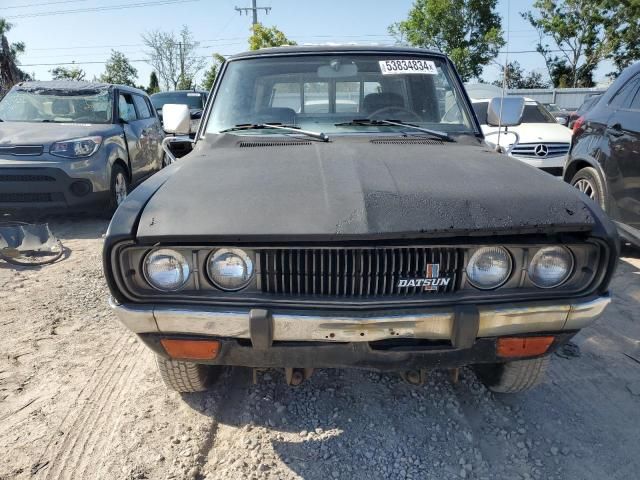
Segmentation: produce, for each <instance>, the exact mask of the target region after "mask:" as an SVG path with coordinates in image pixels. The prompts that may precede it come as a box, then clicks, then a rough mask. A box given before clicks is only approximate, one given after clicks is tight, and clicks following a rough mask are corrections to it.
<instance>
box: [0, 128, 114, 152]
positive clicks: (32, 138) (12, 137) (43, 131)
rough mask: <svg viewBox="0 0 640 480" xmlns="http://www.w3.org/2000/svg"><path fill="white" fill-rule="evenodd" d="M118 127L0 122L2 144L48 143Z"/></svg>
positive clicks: (105, 132)
mask: <svg viewBox="0 0 640 480" xmlns="http://www.w3.org/2000/svg"><path fill="white" fill-rule="evenodd" d="M118 128H120V127H119V126H118V125H112V124H104V125H102V124H82V123H41V122H37V123H36V122H33V123H32V122H0V146H2V145H48V144H51V143H54V142H59V141H61V140H71V139H73V138H80V137H87V136H92V135H105V134H107V133H108V132H110V131H111V130H115V129H118Z"/></svg>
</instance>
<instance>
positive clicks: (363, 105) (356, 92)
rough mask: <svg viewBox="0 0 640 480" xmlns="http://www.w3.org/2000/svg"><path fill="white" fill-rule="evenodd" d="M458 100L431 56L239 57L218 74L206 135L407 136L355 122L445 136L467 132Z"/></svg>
mask: <svg viewBox="0 0 640 480" xmlns="http://www.w3.org/2000/svg"><path fill="white" fill-rule="evenodd" d="M465 102H466V100H465V99H464V97H462V95H461V90H460V88H459V87H458V83H457V80H456V78H455V76H454V75H453V72H452V71H451V69H450V68H449V66H448V65H447V64H446V63H445V62H444V61H443V60H441V59H440V58H438V57H428V56H421V55H411V56H408V55H407V54H402V55H400V54H391V55H388V56H387V55H385V56H381V55H371V54H361V55H354V54H350V55H347V54H344V55H340V54H336V55H284V56H281V57H264V58H251V59H240V60H232V61H230V62H229V64H228V66H227V68H226V70H225V72H224V75H223V77H222V79H221V83H220V85H219V88H218V91H217V94H216V97H215V101H214V104H213V107H212V111H211V115H210V116H209V120H208V123H207V128H206V132H207V133H220V132H222V131H225V130H229V129H234V127H237V126H242V125H263V124H279V125H287V126H295V127H299V128H302V129H307V130H312V131H321V132H324V133H331V134H336V133H339V134H342V133H344V134H351V133H363V132H393V131H403V132H404V131H409V130H408V129H407V127H406V126H402V125H392V124H387V123H385V122H363V121H359V122H356V121H355V120H365V119H368V120H392V121H395V122H399V123H402V122H404V123H411V124H413V125H417V126H420V127H424V128H427V129H431V130H437V131H440V132H445V133H447V134H448V133H474V127H473V123H472V122H471V120H470V117H469V114H468V109H467V108H466V103H465ZM411 132H412V133H418V134H419V132H417V131H416V130H415V129H413V130H411ZM233 133H234V134H239V135H268V134H282V131H278V130H276V129H268V128H261V129H236V130H233Z"/></svg>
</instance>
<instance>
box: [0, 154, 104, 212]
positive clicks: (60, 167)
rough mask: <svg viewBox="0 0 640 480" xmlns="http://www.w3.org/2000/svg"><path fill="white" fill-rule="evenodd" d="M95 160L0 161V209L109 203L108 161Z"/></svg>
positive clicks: (81, 208) (86, 206) (55, 208)
mask: <svg viewBox="0 0 640 480" xmlns="http://www.w3.org/2000/svg"><path fill="white" fill-rule="evenodd" d="M94 157H95V158H94ZM94 157H91V158H89V159H84V160H73V161H72V160H59V159H58V160H50V159H45V160H43V159H40V160H36V159H30V160H15V159H5V158H0V209H2V210H58V209H72V210H73V209H79V210H84V209H91V208H94V207H101V206H104V204H106V202H107V201H108V199H109V176H108V173H107V160H106V158H105V157H104V155H102V154H101V152H99V153H98V154H96V155H95V156H94Z"/></svg>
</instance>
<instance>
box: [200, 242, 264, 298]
mask: <svg viewBox="0 0 640 480" xmlns="http://www.w3.org/2000/svg"><path fill="white" fill-rule="evenodd" d="M207 273H208V274H209V278H210V279H211V281H212V282H213V283H214V284H215V286H216V287H218V288H220V289H222V290H227V291H234V290H241V289H242V288H244V287H246V286H247V285H248V284H249V282H250V281H251V277H252V276H253V261H252V260H251V258H250V257H249V255H247V253H246V252H245V251H244V250H240V249H237V248H234V249H229V248H221V249H219V250H216V251H215V252H213V253H212V254H211V255H210V256H209V260H208V261H207Z"/></svg>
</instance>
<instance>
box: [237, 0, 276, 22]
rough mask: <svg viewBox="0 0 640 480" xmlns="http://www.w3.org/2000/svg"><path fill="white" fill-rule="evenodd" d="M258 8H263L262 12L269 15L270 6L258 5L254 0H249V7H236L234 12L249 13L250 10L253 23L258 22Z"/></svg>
mask: <svg viewBox="0 0 640 480" xmlns="http://www.w3.org/2000/svg"><path fill="white" fill-rule="evenodd" d="M258 10H264V12H265V13H266V14H267V15H269V12H270V11H271V7H258V6H257V4H256V0H251V7H244V8H242V7H236V12H238V13H240V15H242V14H243V13H246V14H247V15H249V12H252V13H253V24H254V25H256V24H257V23H258Z"/></svg>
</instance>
